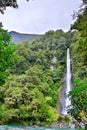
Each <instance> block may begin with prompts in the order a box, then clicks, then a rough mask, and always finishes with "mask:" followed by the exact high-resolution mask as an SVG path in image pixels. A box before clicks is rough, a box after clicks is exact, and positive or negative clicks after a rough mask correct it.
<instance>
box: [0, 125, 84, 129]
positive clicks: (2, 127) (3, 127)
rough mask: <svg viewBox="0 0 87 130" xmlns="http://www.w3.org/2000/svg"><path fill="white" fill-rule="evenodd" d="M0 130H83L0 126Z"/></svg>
mask: <svg viewBox="0 0 87 130" xmlns="http://www.w3.org/2000/svg"><path fill="white" fill-rule="evenodd" d="M0 130H83V129H76V128H75V129H72V128H58V127H34V126H26V127H25V126H17V125H1V126H0Z"/></svg>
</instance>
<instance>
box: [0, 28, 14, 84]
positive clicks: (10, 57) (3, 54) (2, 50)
mask: <svg viewBox="0 0 87 130" xmlns="http://www.w3.org/2000/svg"><path fill="white" fill-rule="evenodd" d="M15 48H16V45H15V44H13V43H12V42H11V38H10V35H9V34H8V33H7V31H5V30H3V29H0V85H1V84H2V83H4V82H5V80H4V79H5V78H6V69H7V68H9V67H10V66H11V64H12V62H15V54H14V53H13V52H14V50H15Z"/></svg>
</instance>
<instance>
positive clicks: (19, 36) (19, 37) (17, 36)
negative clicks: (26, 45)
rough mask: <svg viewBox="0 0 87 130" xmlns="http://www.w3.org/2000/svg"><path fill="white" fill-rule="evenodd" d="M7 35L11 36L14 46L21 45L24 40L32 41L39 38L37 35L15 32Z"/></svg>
mask: <svg viewBox="0 0 87 130" xmlns="http://www.w3.org/2000/svg"><path fill="white" fill-rule="evenodd" d="M9 34H10V35H11V37H12V40H13V42H14V43H16V44H19V43H22V42H24V41H26V40H32V39H34V38H36V37H38V36H39V35H36V34H23V33H18V32H15V31H11V32H9Z"/></svg>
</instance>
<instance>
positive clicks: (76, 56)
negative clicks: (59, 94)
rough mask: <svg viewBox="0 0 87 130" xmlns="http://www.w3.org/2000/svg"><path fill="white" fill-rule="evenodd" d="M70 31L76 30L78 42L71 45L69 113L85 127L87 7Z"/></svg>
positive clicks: (86, 121) (86, 106)
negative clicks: (70, 103) (71, 76)
mask: <svg viewBox="0 0 87 130" xmlns="http://www.w3.org/2000/svg"><path fill="white" fill-rule="evenodd" d="M84 2H85V1H84ZM72 29H75V30H78V32H77V33H78V38H79V40H78V41H77V42H75V43H74V44H73V45H71V48H72V49H71V50H72V51H71V52H72V54H71V56H72V68H73V90H72V91H71V93H70V96H71V101H72V108H71V110H70V111H69V113H70V114H71V116H72V117H74V118H75V119H76V120H77V121H78V122H83V123H84V124H85V126H86V127H87V7H84V8H83V9H82V10H80V12H79V13H78V17H77V20H76V22H75V23H74V25H73V26H72Z"/></svg>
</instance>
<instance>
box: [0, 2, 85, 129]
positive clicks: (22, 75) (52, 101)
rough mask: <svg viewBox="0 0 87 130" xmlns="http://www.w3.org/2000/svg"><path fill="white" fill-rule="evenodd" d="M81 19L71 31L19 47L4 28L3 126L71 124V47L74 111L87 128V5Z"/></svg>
mask: <svg viewBox="0 0 87 130" xmlns="http://www.w3.org/2000/svg"><path fill="white" fill-rule="evenodd" d="M85 4H86V2H85ZM76 17H77V19H76V21H75V22H74V24H73V25H72V26H71V29H70V30H69V31H68V32H64V31H62V30H56V31H53V30H50V31H48V32H46V33H45V34H44V35H41V36H39V37H38V38H36V39H34V40H31V41H25V42H23V43H21V44H19V45H16V44H15V43H13V41H12V38H11V36H10V35H9V33H8V32H7V31H6V30H4V29H2V27H1V29H0V124H9V123H20V124H24V125H25V124H27V125H34V124H39V125H46V124H52V123H53V122H56V121H58V120H60V119H62V120H63V122H67V121H68V122H69V121H70V119H69V118H68V117H66V116H62V115H61V114H60V113H59V107H60V92H61V88H62V82H63V78H64V74H65V72H66V50H67V48H70V52H71V66H72V75H73V76H72V84H73V89H72V91H71V92H70V93H69V96H70V98H71V104H72V107H71V109H69V111H68V113H69V114H70V115H71V116H72V117H73V118H74V119H75V120H76V121H78V122H79V123H80V122H82V123H84V125H85V127H87V7H86V6H85V7H84V8H82V9H81V10H80V11H79V12H78V13H77V16H76ZM14 121H15V122H14Z"/></svg>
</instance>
